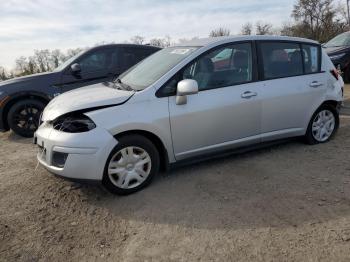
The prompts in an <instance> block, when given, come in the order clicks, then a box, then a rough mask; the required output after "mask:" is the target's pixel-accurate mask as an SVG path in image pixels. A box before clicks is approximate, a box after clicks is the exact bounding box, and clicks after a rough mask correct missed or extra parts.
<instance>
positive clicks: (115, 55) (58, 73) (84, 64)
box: [0, 44, 159, 137]
mask: <svg viewBox="0 0 350 262" xmlns="http://www.w3.org/2000/svg"><path fill="white" fill-rule="evenodd" d="M158 50H159V48H158V47H153V46H145V45H131V44H111V45H103V46H97V47H93V48H91V49H88V50H86V51H83V52H81V53H79V54H77V55H76V56H74V57H72V58H71V59H69V60H68V61H66V62H64V63H63V64H61V65H60V66H59V67H57V68H56V69H55V70H54V71H53V72H49V73H42V74H35V75H30V76H25V77H19V78H14V79H11V80H7V81H3V82H0V130H1V131H2V132H5V131H8V130H9V129H12V130H13V131H14V132H15V133H17V134H19V135H21V136H24V137H31V136H33V134H34V132H35V130H36V129H37V128H38V123H39V118H40V114H41V112H42V110H43V109H44V107H45V105H46V104H47V103H48V102H49V101H50V100H51V99H52V98H54V97H55V96H57V95H59V94H61V93H63V92H66V91H69V90H72V89H75V88H78V87H82V86H85V85H92V84H96V83H101V82H105V81H111V80H113V79H114V78H116V77H117V76H118V75H120V74H121V73H122V72H124V71H126V70H127V69H129V68H130V67H132V66H133V65H135V64H136V63H138V62H139V61H141V60H142V59H144V58H146V57H147V56H149V55H151V54H153V53H155V52H157V51H158Z"/></svg>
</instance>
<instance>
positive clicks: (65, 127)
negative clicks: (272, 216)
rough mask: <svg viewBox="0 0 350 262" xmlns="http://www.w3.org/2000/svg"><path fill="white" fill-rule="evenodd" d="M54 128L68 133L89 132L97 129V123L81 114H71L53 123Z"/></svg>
mask: <svg viewBox="0 0 350 262" xmlns="http://www.w3.org/2000/svg"><path fill="white" fill-rule="evenodd" d="M52 125H53V128H54V129H56V130H59V131H62V132H67V133H83V132H88V131H90V130H92V129H94V128H95V127H96V125H95V123H94V122H93V121H92V120H91V119H90V118H89V117H87V116H86V115H84V114H81V113H70V114H66V115H62V116H60V117H58V118H56V119H55V120H54V121H53V122H52Z"/></svg>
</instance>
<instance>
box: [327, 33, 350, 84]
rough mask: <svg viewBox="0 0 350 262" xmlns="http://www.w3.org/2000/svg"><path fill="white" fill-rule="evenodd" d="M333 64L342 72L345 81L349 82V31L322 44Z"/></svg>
mask: <svg viewBox="0 0 350 262" xmlns="http://www.w3.org/2000/svg"><path fill="white" fill-rule="evenodd" d="M323 47H324V48H325V50H326V52H327V54H328V56H329V57H330V59H331V60H332V62H333V64H334V65H335V66H336V67H337V68H339V69H340V70H341V71H342V72H343V77H344V80H345V82H347V83H349V82H350V32H346V33H343V34H340V35H338V36H336V37H334V38H333V39H331V40H330V41H329V42H328V43H326V44H324V45H323Z"/></svg>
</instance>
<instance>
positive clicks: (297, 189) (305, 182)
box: [81, 125, 350, 229]
mask: <svg viewBox="0 0 350 262" xmlns="http://www.w3.org/2000/svg"><path fill="white" fill-rule="evenodd" d="M349 134H350V126H349V125H346V126H343V127H342V128H341V129H340V130H339V132H338V134H337V136H336V138H335V139H334V140H332V141H330V142H329V143H326V144H322V145H317V146H306V145H304V144H302V143H300V142H295V141H291V142H288V143H284V144H280V145H275V146H272V147H269V148H265V149H260V150H257V151H252V152H246V153H243V154H238V155H231V156H227V157H225V158H221V159H215V160H208V161H205V162H202V163H198V164H193V165H191V166H186V167H181V168H178V169H176V170H173V171H171V172H170V173H168V174H162V175H161V176H158V177H157V179H155V181H154V182H153V183H152V185H151V186H149V187H148V188H146V189H144V190H143V191H141V192H138V193H136V194H133V195H129V196H124V197H119V196H114V195H112V194H109V193H108V192H106V191H105V190H103V189H101V188H97V187H94V186H84V187H83V188H81V190H82V192H83V194H84V195H86V197H87V199H88V202H89V203H90V204H91V205H95V206H97V207H103V208H106V209H108V210H109V212H111V213H112V214H113V215H114V216H118V217H121V218H123V219H126V220H133V221H135V220H136V221H142V222H149V223H157V224H169V225H181V226H186V227H190V228H202V229H225V228H233V229H240V228H258V227H298V226H301V225H303V224H305V223H309V224H315V223H321V222H324V221H327V220H331V219H336V218H340V217H343V216H345V215H348V214H349V213H350V209H349V206H350V204H349V203H350V202H349V198H350V189H349V187H348V184H347V183H349V184H350V176H349V174H350V162H349V161H348V155H347V153H346V152H348V151H347V150H349V145H350V136H349ZM96 195H98V198H99V201H97V200H96Z"/></svg>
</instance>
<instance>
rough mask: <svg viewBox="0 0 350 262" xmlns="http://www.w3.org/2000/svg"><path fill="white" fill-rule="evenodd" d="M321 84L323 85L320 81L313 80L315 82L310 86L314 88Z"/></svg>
mask: <svg viewBox="0 0 350 262" xmlns="http://www.w3.org/2000/svg"><path fill="white" fill-rule="evenodd" d="M320 86H323V84H322V83H320V82H317V81H313V82H312V83H311V84H310V87H314V88H317V87H320Z"/></svg>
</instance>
